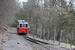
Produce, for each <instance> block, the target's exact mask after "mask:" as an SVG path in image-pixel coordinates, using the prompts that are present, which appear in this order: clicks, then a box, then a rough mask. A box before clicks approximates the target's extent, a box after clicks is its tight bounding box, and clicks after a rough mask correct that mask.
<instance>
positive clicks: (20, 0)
mask: <svg viewBox="0 0 75 50" xmlns="http://www.w3.org/2000/svg"><path fill="white" fill-rule="evenodd" d="M27 1H28V0H19V2H27Z"/></svg>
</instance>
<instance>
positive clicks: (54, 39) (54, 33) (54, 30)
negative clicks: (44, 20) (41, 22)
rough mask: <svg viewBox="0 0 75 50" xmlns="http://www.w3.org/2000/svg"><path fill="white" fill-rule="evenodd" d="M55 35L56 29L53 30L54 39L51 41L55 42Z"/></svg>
mask: <svg viewBox="0 0 75 50" xmlns="http://www.w3.org/2000/svg"><path fill="white" fill-rule="evenodd" d="M55 37H56V29H55V30H54V40H53V43H55Z"/></svg>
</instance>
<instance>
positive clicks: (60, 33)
mask: <svg viewBox="0 0 75 50" xmlns="http://www.w3.org/2000/svg"><path fill="white" fill-rule="evenodd" d="M62 32H63V30H61V33H60V39H59V45H60V42H61V37H62Z"/></svg>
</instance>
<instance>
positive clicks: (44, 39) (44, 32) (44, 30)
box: [44, 29, 45, 40]
mask: <svg viewBox="0 0 75 50" xmlns="http://www.w3.org/2000/svg"><path fill="white" fill-rule="evenodd" d="M44 40H45V29H44Z"/></svg>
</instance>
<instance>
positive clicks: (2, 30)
mask: <svg viewBox="0 0 75 50" xmlns="http://www.w3.org/2000/svg"><path fill="white" fill-rule="evenodd" d="M7 28H8V27H7V26H5V27H3V26H2V25H0V45H2V44H3V43H5V42H6V41H7V40H8V35H9V34H8V29H7Z"/></svg>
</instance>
